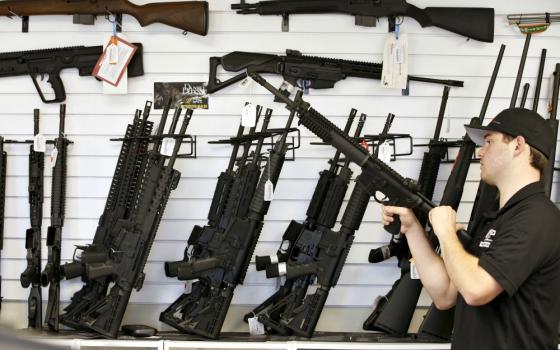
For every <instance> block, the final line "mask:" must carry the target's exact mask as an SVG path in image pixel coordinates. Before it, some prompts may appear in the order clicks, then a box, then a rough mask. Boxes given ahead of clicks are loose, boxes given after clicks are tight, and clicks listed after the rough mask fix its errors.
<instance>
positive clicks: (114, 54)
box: [107, 36, 119, 64]
mask: <svg viewBox="0 0 560 350" xmlns="http://www.w3.org/2000/svg"><path fill="white" fill-rule="evenodd" d="M117 43H118V42H117V38H116V37H114V36H113V37H111V41H110V42H109V46H107V56H108V57H109V64H117V63H119V47H118V45H117Z"/></svg>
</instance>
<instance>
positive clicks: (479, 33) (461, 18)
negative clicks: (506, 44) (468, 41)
mask: <svg viewBox="0 0 560 350" xmlns="http://www.w3.org/2000/svg"><path fill="white" fill-rule="evenodd" d="M424 14H425V15H427V16H428V17H429V19H430V21H431V25H433V26H435V27H438V28H442V29H446V30H448V31H450V32H453V33H456V34H459V35H464V36H466V37H469V38H472V39H475V40H480V41H484V42H487V43H491V42H493V41H494V9H493V8H464V7H427V8H426V9H425V10H424ZM421 24H422V26H426V25H424V24H423V23H421Z"/></svg>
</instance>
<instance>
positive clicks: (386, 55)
mask: <svg viewBox="0 0 560 350" xmlns="http://www.w3.org/2000/svg"><path fill="white" fill-rule="evenodd" d="M398 27H399V26H397V28H398ZM397 33H398V34H397ZM407 80H408V35H407V34H406V33H402V32H401V33H399V31H398V30H397V32H395V33H388V34H387V37H386V38H385V46H384V49H383V71H382V74H381V87H383V88H388V89H406V84H407Z"/></svg>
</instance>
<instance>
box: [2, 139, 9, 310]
mask: <svg viewBox="0 0 560 350" xmlns="http://www.w3.org/2000/svg"><path fill="white" fill-rule="evenodd" d="M7 159H8V154H7V153H6V152H5V151H4V138H3V137H2V136H0V253H2V249H4V206H5V204H6V164H7ZM0 309H2V276H1V275H0Z"/></svg>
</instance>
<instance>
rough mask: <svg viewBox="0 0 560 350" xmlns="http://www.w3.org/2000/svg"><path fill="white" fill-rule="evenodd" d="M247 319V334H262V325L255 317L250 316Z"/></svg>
mask: <svg viewBox="0 0 560 350" xmlns="http://www.w3.org/2000/svg"><path fill="white" fill-rule="evenodd" d="M247 321H248V322H249V334H251V335H264V325H263V324H262V323H260V322H259V320H258V319H257V318H256V317H251V318H249V319H248V320H247Z"/></svg>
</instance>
